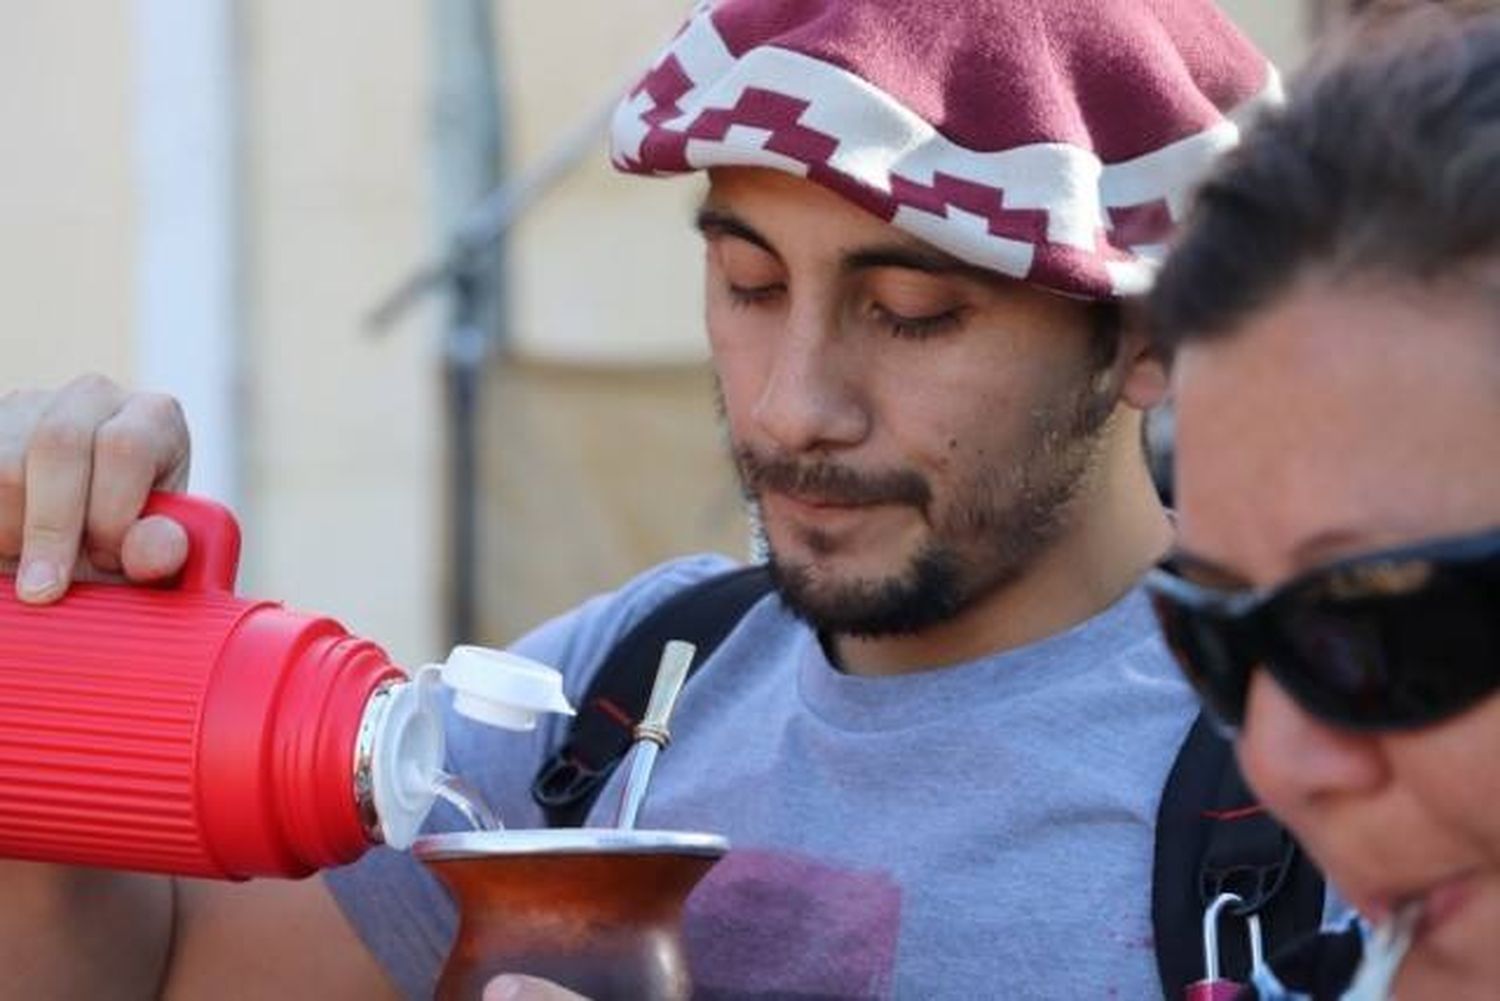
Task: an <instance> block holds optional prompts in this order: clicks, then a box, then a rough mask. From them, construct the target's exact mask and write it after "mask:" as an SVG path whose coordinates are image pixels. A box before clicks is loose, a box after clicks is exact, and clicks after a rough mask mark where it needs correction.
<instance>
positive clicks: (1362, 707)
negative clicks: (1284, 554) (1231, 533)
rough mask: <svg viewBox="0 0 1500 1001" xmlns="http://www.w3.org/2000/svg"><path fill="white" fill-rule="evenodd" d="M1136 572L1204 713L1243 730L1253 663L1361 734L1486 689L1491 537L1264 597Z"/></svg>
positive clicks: (1499, 594) (1341, 570)
mask: <svg viewBox="0 0 1500 1001" xmlns="http://www.w3.org/2000/svg"><path fill="white" fill-rule="evenodd" d="M1193 565H1194V561H1193V560H1192V558H1191V557H1189V556H1179V557H1176V558H1174V559H1169V560H1167V561H1166V562H1164V563H1162V564H1161V565H1160V566H1158V567H1157V568H1156V569H1155V570H1152V571H1151V572H1150V573H1149V574H1148V575H1147V576H1146V581H1145V585H1146V589H1147V592H1148V593H1149V594H1150V597H1151V602H1152V605H1153V606H1154V607H1155V609H1156V617H1157V619H1158V620H1159V621H1160V623H1161V627H1162V632H1163V633H1164V634H1165V636H1166V640H1167V645H1168V646H1169V647H1171V649H1172V652H1173V654H1174V655H1175V656H1176V657H1177V660H1178V662H1179V663H1180V664H1181V665H1182V670H1183V672H1184V673H1185V674H1186V675H1187V677H1188V680H1189V681H1190V682H1192V684H1193V687H1194V688H1196V689H1197V690H1198V694H1199V696H1200V697H1201V698H1202V699H1203V701H1204V703H1205V704H1206V705H1207V706H1208V708H1209V710H1210V711H1211V712H1212V713H1213V714H1214V715H1215V716H1216V717H1218V719H1219V722H1220V723H1221V724H1223V725H1224V726H1225V727H1226V728H1228V729H1230V730H1234V729H1237V728H1238V727H1240V726H1241V725H1243V723H1244V721H1245V698H1246V695H1247V693H1248V691H1249V687H1250V675H1251V672H1252V671H1254V670H1255V668H1257V667H1265V668H1266V669H1267V670H1268V671H1270V672H1271V675H1272V676H1273V677H1274V678H1275V679H1276V680H1277V682H1279V683H1280V684H1281V686H1282V688H1284V689H1285V690H1286V691H1287V693H1288V694H1290V695H1291V696H1292V697H1293V698H1294V699H1296V700H1297V702H1298V704H1300V705H1301V706H1302V707H1303V708H1304V709H1306V710H1307V711H1308V712H1309V713H1312V714H1313V715H1315V716H1318V717H1319V718H1321V719H1323V720H1326V721H1327V722H1330V723H1334V724H1337V725H1340V726H1344V727H1349V728H1353V729H1361V730H1387V729H1400V728H1410V727H1418V726H1422V725H1424V724H1428V723H1433V722H1436V721H1438V720H1441V719H1444V718H1446V717H1449V716H1453V715H1456V714H1458V713H1460V712H1462V711H1463V710H1465V709H1468V708H1469V707H1471V706H1473V705H1475V704H1476V703H1478V702H1479V701H1480V700H1481V699H1483V698H1484V697H1485V696H1487V695H1489V694H1490V693H1491V692H1493V691H1495V690H1496V688H1497V687H1500V529H1492V530H1490V531H1488V532H1484V533H1481V534H1478V535H1469V536H1464V537H1461V538H1449V539H1439V540H1434V541H1430V542H1425V543H1421V544H1418V545H1414V546H1410V547H1405V548H1401V549H1392V550H1387V551H1384V552H1377V553H1371V554H1368V555H1363V556H1357V557H1354V558H1351V559H1348V560H1342V561H1340V562H1337V563H1332V564H1330V565H1328V566H1325V567H1319V568H1318V569H1315V570H1311V571H1309V572H1307V573H1305V574H1302V575H1300V576H1298V577H1296V578H1294V579H1293V580H1291V581H1289V582H1287V583H1286V584H1283V585H1281V586H1280V587H1276V588H1273V589H1269V590H1248V589H1247V590H1234V591H1227V590H1223V589H1219V588H1214V587H1210V586H1207V585H1204V584H1200V583H1195V582H1194V581H1193V580H1191V579H1190V577H1191V575H1192V568H1193Z"/></svg>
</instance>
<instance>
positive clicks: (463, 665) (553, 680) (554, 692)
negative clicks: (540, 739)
mask: <svg viewBox="0 0 1500 1001" xmlns="http://www.w3.org/2000/svg"><path fill="white" fill-rule="evenodd" d="M443 684H445V685H447V686H448V687H449V688H451V689H453V708H454V709H455V710H457V711H458V712H459V713H462V714H463V715H465V716H467V717H469V718H470V719H472V720H477V721H478V722H480V723H488V724H489V725H490V726H499V727H504V728H505V729H507V730H517V731H521V732H525V731H528V730H535V729H536V718H537V716H538V715H540V714H541V713H562V714H564V715H567V716H572V715H573V707H572V706H571V705H569V704H568V699H567V696H565V695H564V694H563V688H562V675H561V674H560V673H558V671H557V669H556V668H552V667H548V666H547V665H546V664H538V663H537V662H536V661H534V660H527V659H526V658H525V657H520V656H517V655H516V654H513V653H506V652H505V651H503V650H488V649H485V648H484V647H477V646H461V647H455V648H454V649H453V652H452V653H450V654H449V655H448V661H447V663H445V664H444V665H443Z"/></svg>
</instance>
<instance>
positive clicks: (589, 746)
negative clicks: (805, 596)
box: [531, 565, 771, 827]
mask: <svg viewBox="0 0 1500 1001" xmlns="http://www.w3.org/2000/svg"><path fill="white" fill-rule="evenodd" d="M770 590H771V576H770V572H769V571H768V570H767V569H766V568H765V567H764V566H761V565H755V566H747V567H741V568H739V569H736V570H731V571H729V572H727V573H723V574H720V575H718V576H716V577H710V578H708V579H706V580H703V581H699V582H698V583H697V584H694V585H693V586H691V587H688V588H684V589H683V590H682V591H679V592H678V593H677V594H675V595H673V596H672V597H670V598H668V599H667V600H666V601H664V602H663V603H662V604H661V605H659V606H657V607H656V608H655V609H653V610H652V611H651V612H650V613H649V614H648V615H647V616H646V617H645V618H644V619H642V620H641V621H640V622H638V623H636V624H635V626H634V628H632V629H631V630H630V631H629V632H627V633H626V634H625V637H624V639H622V640H620V642H619V643H617V644H615V646H614V647H613V649H611V650H610V652H609V654H608V655H607V656H606V657H605V660H604V663H603V664H602V665H601V666H600V668H599V670H598V672H597V673H595V675H594V680H593V681H592V682H591V683H590V684H589V688H588V692H587V693H586V694H585V695H584V697H583V701H582V704H581V706H580V707H579V710H578V715H577V716H576V717H574V719H573V724H572V727H571V728H570V729H569V731H568V739H567V740H566V741H564V743H563V746H562V748H561V749H560V750H558V752H557V753H556V754H554V755H553V756H552V757H551V758H550V759H549V760H548V761H547V763H546V764H545V765H543V766H542V769H541V771H539V772H538V773H537V776H536V779H535V780H534V781H533V782H532V784H531V796H532V798H533V799H534V800H536V802H537V805H538V806H540V807H541V808H542V811H543V812H544V813H545V814H546V815H547V824H548V826H550V827H581V826H582V825H583V822H584V820H585V819H586V818H587V817H588V813H589V808H590V807H592V806H593V805H594V800H595V799H597V798H598V796H599V791H600V790H601V789H602V788H603V787H604V783H605V780H607V779H608V778H609V776H610V773H611V772H613V771H614V769H615V766H616V765H618V764H619V763H620V760H621V759H622V758H624V757H625V753H626V752H627V751H629V750H630V745H631V742H632V739H633V732H634V730H635V725H636V723H637V722H638V721H639V720H640V718H641V714H642V713H644V712H645V711H646V702H647V700H648V699H649V698H650V696H651V685H652V683H653V682H654V681H655V680H656V667H657V664H658V663H659V662H660V660H661V651H662V647H664V646H665V645H666V644H667V642H668V641H669V640H686V641H687V642H689V643H692V644H693V645H694V646H696V647H697V648H698V653H697V656H696V657H694V659H693V666H692V669H691V672H690V673H689V677H691V676H692V672H696V671H697V670H698V668H699V667H701V666H702V665H703V663H704V662H705V661H706V660H708V657H709V655H710V654H711V653H713V651H714V648H715V647H717V646H718V645H719V644H720V643H721V642H723V640H724V637H726V636H728V635H729V633H730V630H732V629H733V628H734V627H735V626H736V625H737V624H738V623H739V621H740V619H741V618H743V617H744V615H745V613H746V612H748V611H749V610H750V606H751V605H754V604H755V603H756V602H757V601H759V600H760V599H761V598H762V597H764V596H765V595H766V594H767V593H769V592H770Z"/></svg>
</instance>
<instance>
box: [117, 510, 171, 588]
mask: <svg viewBox="0 0 1500 1001" xmlns="http://www.w3.org/2000/svg"><path fill="white" fill-rule="evenodd" d="M187 555H188V537H187V532H185V531H184V530H183V528H182V526H181V525H179V524H177V522H175V521H173V520H172V519H171V518H166V517H163V516H162V515H152V516H151V517H149V518H142V519H141V520H140V521H138V522H136V523H135V524H134V525H131V526H130V528H129V529H128V530H127V531H126V532H125V538H124V539H123V540H122V542H121V546H120V563H121V565H122V567H123V569H124V571H125V576H126V577H127V578H129V579H130V580H133V581H135V582H136V583H138V584H146V583H151V582H153V581H159V580H166V579H167V578H169V577H172V576H174V575H175V574H176V573H177V572H178V571H179V570H181V569H182V565H183V564H184V563H185V562H187Z"/></svg>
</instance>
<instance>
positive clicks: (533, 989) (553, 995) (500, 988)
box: [483, 973, 588, 1001]
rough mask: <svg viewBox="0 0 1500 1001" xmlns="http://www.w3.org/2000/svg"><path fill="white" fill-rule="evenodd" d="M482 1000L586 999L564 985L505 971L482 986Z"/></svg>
mask: <svg viewBox="0 0 1500 1001" xmlns="http://www.w3.org/2000/svg"><path fill="white" fill-rule="evenodd" d="M483 1001H588V999H587V998H585V997H584V996H583V995H582V994H575V993H573V992H572V991H570V990H568V989H567V988H566V987H559V986H557V985H556V984H554V983H552V982H551V981H547V980H540V979H538V978H536V977H522V976H519V975H517V974H513V973H507V974H504V975H503V976H499V977H496V978H495V979H494V980H491V981H490V982H489V984H487V985H486V986H485V988H484V998H483Z"/></svg>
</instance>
